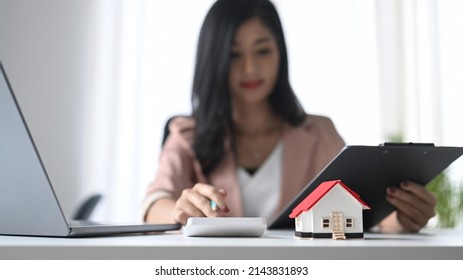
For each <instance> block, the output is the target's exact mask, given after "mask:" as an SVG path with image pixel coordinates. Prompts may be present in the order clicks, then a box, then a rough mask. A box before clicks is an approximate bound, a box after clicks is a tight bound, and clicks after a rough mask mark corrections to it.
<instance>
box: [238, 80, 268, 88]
mask: <svg viewBox="0 0 463 280" xmlns="http://www.w3.org/2000/svg"><path fill="white" fill-rule="evenodd" d="M263 82H264V81H263V80H262V79H259V80H252V81H244V82H241V83H240V86H241V87H242V88H244V89H256V88H258V87H259V86H260V85H262V83H263Z"/></svg>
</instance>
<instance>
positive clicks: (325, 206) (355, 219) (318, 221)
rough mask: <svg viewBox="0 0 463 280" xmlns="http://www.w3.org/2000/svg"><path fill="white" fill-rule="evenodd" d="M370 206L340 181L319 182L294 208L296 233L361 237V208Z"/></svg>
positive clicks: (313, 235) (307, 235)
mask: <svg viewBox="0 0 463 280" xmlns="http://www.w3.org/2000/svg"><path fill="white" fill-rule="evenodd" d="M365 209H370V207H369V206H368V205H367V204H366V203H365V202H363V201H362V200H361V199H360V197H359V195H358V194H356V193H355V192H354V191H352V190H351V189H349V188H348V187H347V186H346V185H345V184H343V183H342V182H341V181H340V180H335V181H327V182H324V183H322V184H320V185H319V186H318V187H317V188H316V189H315V190H314V191H313V192H312V193H311V194H309V195H308V196H307V197H306V198H305V199H304V200H303V201H302V202H301V203H300V204H299V205H297V206H296V208H294V209H293V211H292V212H291V214H290V215H289V217H290V218H293V219H295V223H296V232H295V234H296V236H298V237H309V238H310V237H313V238H319V237H322V238H333V239H346V238H363V214H362V213H363V212H362V211H363V210H365Z"/></svg>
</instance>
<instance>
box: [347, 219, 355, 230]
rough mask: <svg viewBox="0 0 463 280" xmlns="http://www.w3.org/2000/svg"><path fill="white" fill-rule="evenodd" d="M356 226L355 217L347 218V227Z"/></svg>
mask: <svg viewBox="0 0 463 280" xmlns="http://www.w3.org/2000/svg"><path fill="white" fill-rule="evenodd" d="M353 226H354V219H353V218H350V217H349V218H346V228H351V227H353Z"/></svg>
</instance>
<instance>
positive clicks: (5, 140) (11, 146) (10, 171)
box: [0, 63, 69, 235]
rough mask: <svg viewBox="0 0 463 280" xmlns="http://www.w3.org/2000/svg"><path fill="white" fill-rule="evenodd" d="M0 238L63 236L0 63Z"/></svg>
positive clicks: (62, 224) (46, 180)
mask: <svg viewBox="0 0 463 280" xmlns="http://www.w3.org/2000/svg"><path fill="white" fill-rule="evenodd" d="M0 70H1V71H0V72H1V73H0V221H1V223H0V234H15V235H29V234H35V235H37V234H43V235H66V234H67V233H68V232H69V228H68V226H67V223H66V220H65V218H64V215H63V212H62V210H61V208H60V205H59V203H58V201H57V199H56V196H55V193H54V191H53V188H52V187H51V184H50V181H49V178H48V176H47V174H46V172H45V169H44V167H43V164H42V161H41V159H40V156H39V154H38V152H37V149H36V147H35V145H34V142H33V139H32V137H31V135H30V133H29V130H28V128H27V125H26V123H25V121H24V117H23V115H22V113H21V110H20V109H19V106H18V102H17V100H16V98H15V96H14V94H13V91H12V88H11V85H10V84H9V82H8V79H7V76H6V73H5V69H4V68H3V65H2V64H1V63H0Z"/></svg>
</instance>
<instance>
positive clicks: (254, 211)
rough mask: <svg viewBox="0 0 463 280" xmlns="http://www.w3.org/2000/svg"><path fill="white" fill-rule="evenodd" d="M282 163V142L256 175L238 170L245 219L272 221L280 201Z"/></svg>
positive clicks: (240, 168) (241, 169)
mask: <svg viewBox="0 0 463 280" xmlns="http://www.w3.org/2000/svg"><path fill="white" fill-rule="evenodd" d="M282 162H283V142H282V141H280V142H278V144H277V145H276V147H275V148H274V149H273V151H272V153H271V154H270V155H269V157H268V158H267V159H266V160H265V162H264V163H263V164H262V165H261V166H260V167H259V169H257V170H256V172H255V173H254V175H250V174H249V173H248V172H247V171H246V170H245V169H244V168H242V167H239V168H238V170H237V173H238V174H237V175H238V180H239V183H240V186H241V193H242V196H243V207H244V216H245V217H264V218H266V219H267V221H270V220H271V218H272V217H273V215H274V213H275V209H276V208H277V205H278V201H279V199H280V185H281V176H282V175H281V173H282Z"/></svg>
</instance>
